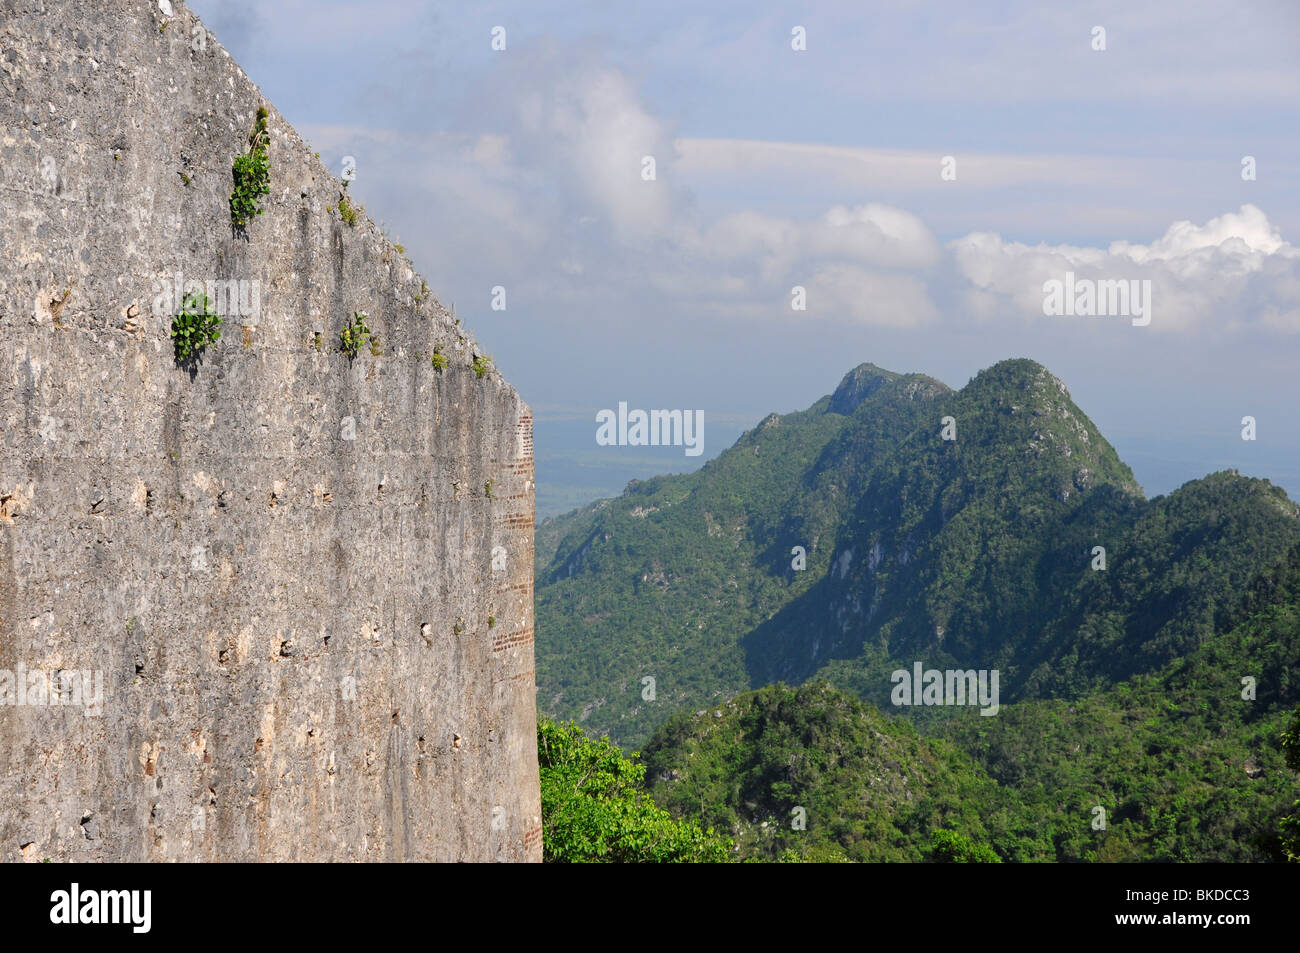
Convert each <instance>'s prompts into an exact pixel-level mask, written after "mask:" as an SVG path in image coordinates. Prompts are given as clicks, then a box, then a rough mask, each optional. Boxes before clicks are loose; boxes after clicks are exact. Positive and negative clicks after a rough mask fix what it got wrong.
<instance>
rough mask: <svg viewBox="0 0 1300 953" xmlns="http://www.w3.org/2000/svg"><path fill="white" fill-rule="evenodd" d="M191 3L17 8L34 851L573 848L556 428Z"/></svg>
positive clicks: (6, 509) (0, 830) (26, 830)
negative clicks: (233, 208) (181, 300)
mask: <svg viewBox="0 0 1300 953" xmlns="http://www.w3.org/2000/svg"><path fill="white" fill-rule="evenodd" d="M163 6H168V5H166V4H164V5H163ZM170 7H171V8H172V10H173V15H171V16H168V15H165V14H164V13H163V12H162V11H161V10H160V4H159V3H157V2H156V0H95V2H93V3H92V2H80V0H47V2H36V0H0V204H2V217H0V859H3V860H21V859H27V860H42V859H44V858H46V857H49V858H51V859H55V860H129V861H145V860H288V859H299V860H539V859H540V857H541V828H540V820H539V814H540V804H539V794H538V782H537V759H536V742H535V708H534V669H533V645H532V624H533V610H532V606H533V603H532V565H533V536H532V532H533V499H534V494H533V482H532V480H533V469H532V418H531V414H530V412H529V410H528V408H527V406H526V405H525V404H524V403H523V402H522V401H521V400H520V398H519V395H518V394H517V393H516V392H515V391H514V389H513V388H511V387H510V386H509V385H508V384H507V383H506V382H505V381H504V380H502V379H501V377H500V375H499V374H498V373H497V372H496V370H495V369H489V370H488V371H487V373H486V375H485V376H482V377H480V376H479V375H478V374H476V372H475V371H474V369H473V368H472V367H471V366H470V365H471V360H472V359H473V357H474V355H475V354H477V353H479V352H478V351H477V345H476V343H475V341H474V340H473V337H472V336H471V335H470V334H469V332H468V331H466V330H464V329H462V328H460V327H459V326H458V325H457V323H456V322H455V321H454V320H453V319H452V317H451V316H450V315H449V314H448V313H447V311H446V310H445V309H444V308H443V307H442V306H441V305H440V304H439V303H438V302H437V301H436V300H435V299H434V298H433V297H432V295H431V294H427V293H425V292H424V289H423V283H422V281H421V279H420V277H419V276H418V275H417V274H415V272H414V270H413V268H412V266H411V265H410V263H409V262H408V261H407V260H406V259H405V258H404V256H403V255H402V254H401V253H400V252H398V251H397V250H396V249H395V248H394V247H393V246H392V245H391V244H390V243H389V242H388V241H387V240H386V239H385V238H384V237H383V235H382V234H380V233H379V231H378V230H377V229H376V228H375V227H374V225H373V224H372V223H371V222H369V221H368V220H367V219H365V217H364V216H363V217H362V218H361V220H360V221H358V222H357V224H356V225H355V226H349V225H348V224H345V223H344V222H343V221H342V220H341V219H340V216H339V214H338V212H337V210H333V211H331V209H330V206H336V205H337V203H338V200H339V195H340V186H339V183H338V181H337V180H335V179H334V178H332V177H331V175H330V174H329V172H328V171H327V170H326V169H325V168H324V167H323V166H322V165H321V163H320V162H319V160H317V159H315V158H314V157H313V154H312V151H311V149H310V148H309V146H308V145H307V144H305V143H304V142H303V141H302V140H301V139H300V138H299V137H298V135H297V134H296V133H295V132H294V131H293V129H291V128H290V127H289V125H288V124H287V123H286V122H285V120H284V119H283V117H282V116H280V115H279V114H278V113H277V112H276V111H275V109H274V107H272V106H271V104H269V103H267V102H265V100H263V99H262V97H261V94H260V92H259V91H258V89H257V87H256V86H255V85H254V84H253V83H252V82H251V81H250V80H249V79H248V77H247V76H245V75H244V73H243V72H242V71H241V70H240V69H239V67H238V66H236V65H235V64H234V63H233V62H232V61H231V59H230V57H229V55H228V54H227V53H226V52H225V50H223V49H222V48H221V47H220V46H219V45H218V43H217V42H216V39H215V38H214V37H212V36H211V35H210V34H207V33H206V31H205V30H204V29H203V27H202V25H201V24H200V23H199V21H198V20H197V18H196V17H195V16H194V15H193V14H192V13H191V12H189V11H188V10H186V9H185V8H184V6H183V4H182V3H180V2H179V0H172V3H171V4H170ZM259 106H266V107H267V109H268V110H269V114H270V115H269V129H270V146H269V153H270V161H271V189H272V194H271V195H270V196H269V197H267V198H266V199H265V200H264V202H263V205H264V207H265V209H266V214H265V215H263V216H261V217H259V218H257V219H255V220H254V221H253V222H252V224H251V225H250V226H249V228H248V230H247V234H246V235H240V234H236V233H235V232H234V230H233V229H232V226H231V220H230V211H229V197H230V193H231V190H232V175H231V162H232V159H233V158H234V157H235V156H236V155H237V154H238V153H240V152H243V151H246V149H247V144H248V136H249V133H250V131H251V129H252V128H253V124H254V121H255V114H256V111H257V109H258V107H259ZM449 240H454V236H449ZM177 272H179V273H181V275H182V276H183V279H182V280H183V281H184V282H188V281H192V280H197V281H228V280H235V281H241V280H242V281H247V282H250V283H251V282H259V283H260V285H258V286H254V285H252V284H249V285H247V286H245V287H246V288H247V289H252V288H254V287H257V289H258V292H259V295H258V298H259V300H258V304H259V305H260V309H254V308H253V307H251V304H252V301H251V298H252V295H251V293H249V294H248V295H246V303H247V304H249V305H250V307H248V308H246V309H245V310H248V311H250V312H255V313H249V314H247V315H240V314H232V315H227V316H226V317H224V318H223V326H222V337H221V340H220V341H219V342H218V343H217V344H216V345H214V346H212V347H209V348H208V349H207V350H206V351H205V352H204V356H203V360H202V362H201V363H200V364H198V365H197V366H196V367H194V368H180V367H177V366H176V363H175V359H174V354H173V347H172V342H171V340H170V336H169V335H170V327H171V317H172V315H173V314H174V313H175V302H172V301H168V300H166V298H167V297H168V296H167V295H166V294H165V293H164V292H165V289H166V288H167V287H168V286H170V285H171V284H173V283H174V282H175V277H174V276H175V275H176V273H177ZM354 311H365V312H366V313H367V314H368V315H369V324H370V326H371V327H372V328H373V329H374V330H375V331H376V332H377V334H378V336H379V340H380V353H379V354H378V355H376V354H372V353H371V352H370V350H368V349H363V350H362V351H361V353H360V354H358V355H357V356H356V357H355V358H354V359H351V360H350V359H349V358H348V357H347V356H345V355H344V354H342V353H340V352H339V351H338V349H337V348H338V341H339V331H340V328H341V326H342V324H343V322H344V320H345V319H346V318H347V317H350V316H351V315H352V313H353V312H354ZM318 332H319V334H320V337H319V339H318V338H317V333H318ZM318 345H319V347H318ZM435 347H437V348H440V350H441V352H442V353H443V354H445V355H446V356H447V357H448V359H449V361H450V364H449V366H448V367H447V368H446V369H445V370H443V371H441V372H439V371H438V370H436V369H435V368H434V366H433V364H432V362H431V354H432V352H433V350H434V348H435ZM20 670H25V671H26V673H27V675H26V677H25V678H24V684H23V685H21V686H17V689H23V690H24V691H23V692H22V696H21V697H19V693H18V691H17V690H16V689H15V686H14V685H13V680H14V679H15V678H16V677H17V675H18V673H19V672H20ZM74 670H75V671H79V672H89V673H91V675H90V683H91V685H92V686H93V679H94V676H95V673H100V674H101V676H102V704H101V705H99V706H95V705H93V704H91V705H90V706H89V707H86V706H85V705H84V704H83V705H82V706H77V705H72V704H44V705H42V704H39V702H40V701H41V699H40V692H39V691H38V690H37V688H34V687H33V685H37V686H39V685H42V684H44V685H48V684H49V682H50V680H51V679H53V680H54V682H55V684H56V685H58V684H59V679H60V676H59V675H58V674H57V673H58V672H70V671H74ZM6 672H8V673H10V674H9V682H8V683H6V680H5V674H4V673H6ZM33 672H34V673H36V675H35V677H34V678H33V676H32V674H31V673H33ZM64 684H65V686H66V687H69V688H70V687H71V686H72V683H71V681H67V682H65V683H64ZM6 686H8V691H7V692H6ZM77 687H78V688H79V687H80V686H77ZM92 695H93V689H92ZM54 700H56V701H58V700H60V699H58V698H56V699H54ZM62 700H64V701H68V700H72V699H67V698H65V699H62ZM75 700H78V701H83V702H84V701H85V699H75ZM15 701H22V702H23V704H21V705H19V704H13V702H15ZM91 701H92V702H93V697H92V699H91ZM4 702H9V703H10V704H3V703H4ZM32 702H36V703H37V704H31V703H32Z"/></svg>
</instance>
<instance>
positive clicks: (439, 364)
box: [429, 347, 447, 374]
mask: <svg viewBox="0 0 1300 953" xmlns="http://www.w3.org/2000/svg"><path fill="white" fill-rule="evenodd" d="M429 360H430V361H432V363H433V369H434V370H435V371H437V372H438V373H439V374H441V373H442V372H443V370H444V369H445V368H446V367H447V355H446V354H443V353H442V351H440V350H438V349H437V348H436V347H435V348H434V349H433V356H432V357H431V358H429Z"/></svg>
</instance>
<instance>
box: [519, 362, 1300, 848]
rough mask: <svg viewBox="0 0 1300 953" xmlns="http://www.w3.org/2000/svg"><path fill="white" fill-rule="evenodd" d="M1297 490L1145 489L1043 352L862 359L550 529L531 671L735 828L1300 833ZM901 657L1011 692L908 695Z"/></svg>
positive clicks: (872, 835)
mask: <svg viewBox="0 0 1300 953" xmlns="http://www.w3.org/2000/svg"><path fill="white" fill-rule="evenodd" d="M945 425H946V426H947V429H948V431H949V433H950V434H951V432H952V430H953V429H954V428H955V431H956V433H955V436H956V439H955V440H945V439H944V437H943V429H944V427H945ZM1298 515H1300V509H1298V508H1297V507H1296V505H1295V504H1294V503H1293V502H1292V501H1291V500H1290V499H1288V498H1287V496H1286V494H1285V493H1283V492H1282V491H1281V490H1280V489H1279V488H1277V487H1274V486H1272V485H1270V484H1269V483H1268V482H1267V481H1265V480H1255V479H1249V478H1246V477H1242V476H1240V475H1238V474H1236V473H1235V472H1233V471H1228V472H1224V473H1216V474H1211V475H1210V476H1207V477H1205V478H1204V479H1201V480H1195V481H1192V482H1191V483H1188V484H1186V485H1185V486H1183V487H1181V488H1180V489H1179V490H1177V491H1175V492H1174V493H1171V494H1169V495H1167V496H1162V497H1158V498H1156V499H1154V500H1147V499H1145V498H1144V497H1143V495H1142V493H1141V490H1140V488H1139V487H1138V486H1137V485H1136V483H1135V482H1134V481H1133V478H1132V474H1131V473H1130V471H1129V470H1128V468H1127V467H1126V466H1124V464H1123V463H1122V462H1121V461H1120V460H1119V458H1118V457H1117V456H1116V454H1115V453H1114V451H1113V449H1112V448H1111V447H1110V445H1109V444H1108V443H1107V442H1106V441H1105V439H1104V438H1103V437H1102V436H1101V435H1100V433H1098V432H1097V430H1096V428H1095V427H1094V426H1093V425H1092V424H1091V422H1090V421H1088V419H1087V418H1086V417H1085V416H1084V415H1083V413H1082V412H1081V411H1080V410H1079V409H1078V408H1077V407H1076V406H1075V405H1074V404H1073V402H1072V401H1071V400H1070V398H1069V395H1068V394H1067V393H1066V390H1065V387H1064V385H1063V384H1061V382H1060V381H1058V380H1056V379H1055V378H1053V377H1052V376H1051V375H1050V374H1048V373H1047V372H1046V370H1044V369H1043V368H1041V367H1039V366H1038V365H1036V364H1034V363H1033V362H1031V361H1006V362H1003V363H1001V364H998V365H996V366H995V367H993V368H990V369H989V370H987V371H984V372H982V373H981V374H979V375H977V376H976V378H975V379H973V380H972V381H971V382H970V383H969V384H968V385H967V386H966V387H965V388H963V389H962V390H961V391H957V392H954V391H951V390H949V389H948V388H947V387H945V386H944V385H942V384H940V383H938V382H937V381H934V380H932V379H930V378H926V377H923V376H920V375H898V374H893V373H890V372H887V371H882V370H880V369H879V368H875V367H873V366H871V365H863V366H861V367H859V368H857V369H856V370H854V371H853V372H851V373H850V374H849V375H848V376H847V377H845V379H844V381H843V382H842V383H841V384H840V386H839V388H838V389H837V390H836V391H835V393H833V394H832V395H830V396H828V397H825V398H823V399H822V400H821V401H819V402H818V403H817V404H815V405H814V406H813V407H811V408H809V409H808V410H806V411H802V412H799V413H794V414H788V415H786V416H783V417H782V416H778V415H775V414H774V415H771V416H769V417H768V418H767V419H766V420H764V421H763V422H762V423H761V424H759V425H758V426H757V427H756V428H755V429H754V430H752V431H750V432H748V433H746V434H745V435H744V436H742V437H741V439H740V440H739V441H738V442H737V443H736V445H735V446H733V447H732V448H731V449H729V450H728V451H726V452H725V453H724V454H722V455H721V456H720V457H719V458H718V459H716V460H714V461H712V462H710V463H709V464H707V465H706V466H705V467H703V468H702V469H701V470H699V471H697V472H696V473H694V474H690V475H685V476H674V477H661V478H656V479H653V480H647V481H644V482H640V483H634V484H631V485H629V487H628V489H627V491H626V492H625V493H624V494H623V495H622V496H621V497H619V498H618V499H615V500H604V501H600V502H598V503H594V504H592V505H590V506H587V507H584V508H583V509H582V510H579V511H575V512H574V513H571V514H569V515H568V516H566V517H562V518H560V519H557V520H552V521H548V522H547V523H546V524H545V525H544V527H543V528H541V529H540V530H539V534H538V546H537V552H538V557H539V566H538V576H537V578H538V593H537V618H538V680H539V689H540V690H539V696H538V702H539V706H540V707H541V708H542V709H543V710H545V711H549V712H552V713H555V714H561V715H565V716H567V717H571V718H577V719H579V720H580V721H581V722H582V723H583V724H584V725H585V726H586V728H587V731H588V732H591V733H594V734H600V733H608V734H609V735H610V736H611V738H612V739H613V740H614V741H615V742H617V743H620V744H625V745H628V746H629V747H633V746H641V745H645V747H644V750H645V759H646V765H647V783H648V785H649V791H650V793H651V795H652V796H653V798H654V799H655V800H656V801H657V802H658V804H659V805H661V806H662V807H664V808H666V809H668V810H669V811H670V812H671V813H672V816H674V817H676V818H681V819H684V820H691V821H695V822H698V824H700V825H702V826H704V827H712V828H715V829H717V830H719V831H721V832H723V833H725V834H727V835H728V836H730V837H731V838H733V839H734V843H735V848H736V853H737V855H738V856H739V857H740V858H742V859H770V860H921V859H929V860H934V861H958V862H988V861H996V860H1006V861H1043V860H1057V861H1077V860H1084V861H1096V860H1167V861H1186V860H1208V861H1229V860H1266V859H1286V858H1288V857H1290V858H1292V859H1294V858H1296V857H1297V856H1300V801H1297V799H1296V794H1297V792H1296V781H1295V776H1294V774H1293V772H1294V771H1296V770H1300V714H1297V715H1294V716H1293V715H1292V712H1293V710H1295V709H1296V706H1297V705H1300V678H1297V679H1293V678H1292V676H1291V674H1290V673H1291V671H1292V670H1295V669H1297V665H1298V663H1300V519H1297V516H1298ZM794 547H802V551H804V552H805V554H806V555H803V556H800V555H799V554H798V552H799V551H796V552H794V553H792V550H793V549H794ZM1099 547H1100V548H1099ZM1102 548H1104V556H1103V555H1102ZM801 559H802V560H806V562H801ZM915 661H921V662H923V663H924V664H925V666H926V667H927V668H939V669H945V668H950V669H987V670H997V671H999V673H1000V676H1001V682H1000V685H1001V688H1000V692H1001V699H1000V701H1001V703H1002V708H1001V711H1000V712H999V713H998V714H997V716H996V717H982V716H980V715H979V713H978V711H977V710H976V709H975V708H970V707H962V708H952V707H944V706H934V707H925V706H920V707H905V708H895V707H893V706H892V705H891V703H890V690H891V688H892V684H893V683H892V681H891V679H890V673H891V672H892V671H893V670H895V669H899V668H901V669H904V670H908V669H910V668H911V665H912V663H913V662H915ZM787 682H788V683H791V684H793V685H795V686H796V687H794V688H791V687H788V686H787V685H786V684H785V683H787ZM774 683H775V684H774ZM647 686H648V687H647ZM752 689H757V691H753V690H752ZM882 711H883V712H885V714H881V712H882ZM647 742H648V743H647ZM613 750H614V749H613V748H611V749H610V752H611V753H612V752H613ZM1288 764H1289V767H1288ZM629 776H630V775H629ZM629 783H630V782H629Z"/></svg>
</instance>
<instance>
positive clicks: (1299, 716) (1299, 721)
mask: <svg viewBox="0 0 1300 953" xmlns="http://www.w3.org/2000/svg"><path fill="white" fill-rule="evenodd" d="M1279 738H1280V739H1281V741H1282V752H1283V753H1284V754H1285V755H1286V766H1287V767H1288V768H1290V769H1291V770H1292V771H1300V708H1297V709H1296V710H1295V711H1294V712H1293V713H1292V714H1291V722H1290V724H1288V725H1287V726H1286V728H1284V729H1283V730H1282V734H1281V735H1280V736H1279ZM1280 826H1281V828H1282V830H1281V835H1282V850H1283V851H1285V852H1286V859H1287V860H1289V861H1291V862H1292V863H1293V864H1294V863H1300V801H1296V802H1295V810H1294V811H1293V812H1292V814H1291V816H1290V817H1284V818H1283V819H1282V823H1281V825H1280Z"/></svg>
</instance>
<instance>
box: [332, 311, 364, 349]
mask: <svg viewBox="0 0 1300 953" xmlns="http://www.w3.org/2000/svg"><path fill="white" fill-rule="evenodd" d="M367 317H369V315H367V314H366V313H365V312H364V311H353V312H352V319H351V320H350V321H348V323H347V324H345V325H343V330H342V331H340V332H339V350H341V351H342V352H343V353H344V354H346V355H347V356H348V357H349V358H353V357H356V356H357V355H358V354H359V353H360V352H361V348H362V347H363V346H365V344H366V343H367V342H368V341H369V340H370V328H368V327H366V318H367Z"/></svg>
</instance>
